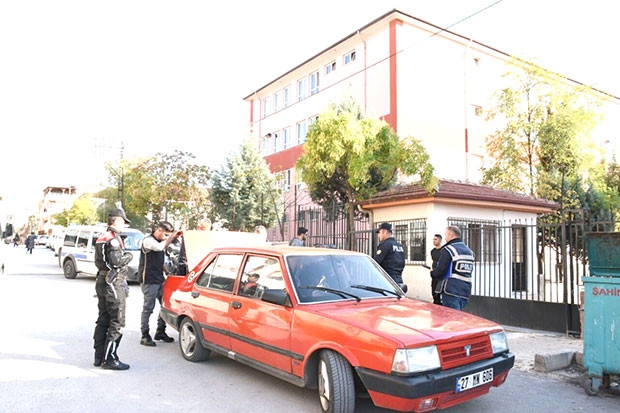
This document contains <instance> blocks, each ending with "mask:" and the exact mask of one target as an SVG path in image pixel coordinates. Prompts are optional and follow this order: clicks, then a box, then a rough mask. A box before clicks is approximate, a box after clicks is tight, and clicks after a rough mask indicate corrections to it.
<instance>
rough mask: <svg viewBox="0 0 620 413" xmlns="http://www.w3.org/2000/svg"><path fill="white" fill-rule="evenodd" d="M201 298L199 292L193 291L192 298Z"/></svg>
mask: <svg viewBox="0 0 620 413" xmlns="http://www.w3.org/2000/svg"><path fill="white" fill-rule="evenodd" d="M198 297H200V293H199V292H198V291H192V298H198Z"/></svg>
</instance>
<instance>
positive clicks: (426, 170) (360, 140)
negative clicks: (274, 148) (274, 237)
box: [297, 100, 436, 228]
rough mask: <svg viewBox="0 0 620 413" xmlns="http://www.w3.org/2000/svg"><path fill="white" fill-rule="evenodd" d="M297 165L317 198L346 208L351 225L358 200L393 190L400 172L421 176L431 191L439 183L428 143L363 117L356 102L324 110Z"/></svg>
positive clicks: (319, 202)
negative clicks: (430, 159)
mask: <svg viewBox="0 0 620 413" xmlns="http://www.w3.org/2000/svg"><path fill="white" fill-rule="evenodd" d="M297 168H298V169H299V170H300V171H301V173H302V179H303V182H304V183H305V184H306V185H307V187H308V190H309V193H310V196H311V198H312V200H313V201H314V202H316V203H317V204H319V205H321V206H323V207H324V208H327V207H329V206H332V205H333V204H334V203H336V204H342V205H344V206H345V210H346V213H347V217H348V222H349V228H352V225H353V216H354V213H355V210H354V203H355V202H357V201H361V200H364V199H368V198H370V197H372V196H373V195H375V194H376V193H377V192H379V191H381V190H384V189H387V188H389V187H390V186H391V185H392V184H394V183H395V181H396V179H397V176H398V173H402V174H404V175H407V176H414V175H417V176H418V177H419V178H420V181H421V182H422V183H423V185H424V186H425V187H426V188H427V189H428V190H429V191H432V188H434V187H435V184H436V179H435V178H434V177H433V167H432V166H431V164H430V163H429V155H428V153H427V152H426V150H425V149H424V147H423V146H422V145H421V144H420V143H419V142H418V141H417V140H415V139H413V138H411V137H408V138H404V139H401V138H399V137H398V135H396V134H395V133H394V131H393V130H392V129H391V128H390V126H389V125H388V124H387V123H385V122H383V121H380V120H377V119H373V118H367V117H365V116H364V114H363V113H362V111H361V109H360V108H359V106H358V105H357V104H356V103H355V102H354V101H353V100H349V101H347V102H345V103H343V104H341V105H334V106H331V107H329V108H328V109H326V110H325V111H324V112H323V113H321V114H320V116H319V118H318V120H317V121H316V122H315V123H314V124H313V125H312V126H311V127H310V129H309V131H308V135H307V140H306V143H305V145H304V153H303V154H302V156H301V157H300V158H299V159H298V161H297Z"/></svg>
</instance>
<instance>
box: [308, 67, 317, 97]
mask: <svg viewBox="0 0 620 413" xmlns="http://www.w3.org/2000/svg"><path fill="white" fill-rule="evenodd" d="M317 93H319V72H314V73H312V74H311V75H310V94H311V95H314V94H317Z"/></svg>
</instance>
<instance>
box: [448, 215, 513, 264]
mask: <svg viewBox="0 0 620 413" xmlns="http://www.w3.org/2000/svg"><path fill="white" fill-rule="evenodd" d="M448 225H454V226H457V227H459V228H460V229H461V239H462V240H463V242H464V243H465V245H467V246H468V247H469V249H471V250H472V251H473V253H474V257H475V262H476V263H485V264H498V263H500V261H501V255H502V254H501V233H500V232H501V228H502V227H501V222H500V221H499V220H490V219H475V218H457V217H449V218H448Z"/></svg>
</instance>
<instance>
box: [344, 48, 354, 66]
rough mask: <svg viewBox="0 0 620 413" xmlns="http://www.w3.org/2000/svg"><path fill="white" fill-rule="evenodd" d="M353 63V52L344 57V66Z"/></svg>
mask: <svg viewBox="0 0 620 413" xmlns="http://www.w3.org/2000/svg"><path fill="white" fill-rule="evenodd" d="M354 61H355V50H353V51H352V52H349V53H347V54H346V55H344V64H345V65H348V64H349V63H353V62H354Z"/></svg>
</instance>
